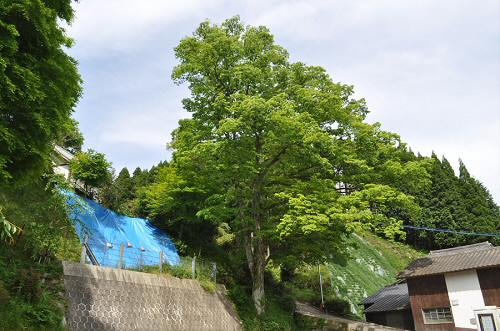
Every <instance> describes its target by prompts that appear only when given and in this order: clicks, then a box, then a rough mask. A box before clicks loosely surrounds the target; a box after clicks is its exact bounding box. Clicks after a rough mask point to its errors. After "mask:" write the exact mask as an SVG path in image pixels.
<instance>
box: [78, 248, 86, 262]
mask: <svg viewBox="0 0 500 331" xmlns="http://www.w3.org/2000/svg"><path fill="white" fill-rule="evenodd" d="M86 254H87V249H86V248H85V244H82V255H80V263H81V264H85V257H86Z"/></svg>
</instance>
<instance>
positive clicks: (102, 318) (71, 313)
mask: <svg viewBox="0 0 500 331" xmlns="http://www.w3.org/2000/svg"><path fill="white" fill-rule="evenodd" d="M63 267H64V287H65V290H66V298H67V302H68V311H67V316H66V320H67V325H68V327H69V328H70V329H71V330H117V331H118V330H241V326H240V322H239V321H238V319H237V317H236V314H235V312H234V311H233V309H232V306H231V303H230V302H229V301H228V300H227V298H226V297H225V296H224V295H223V294H222V293H221V292H220V291H219V292H216V293H209V292H207V291H205V290H204V289H203V288H202V287H201V286H200V285H199V284H198V282H197V281H194V280H189V279H178V278H174V277H163V276H157V275H152V274H146V273H141V272H135V271H128V270H120V269H112V268H104V267H96V266H91V265H84V264H78V263H69V262H63Z"/></svg>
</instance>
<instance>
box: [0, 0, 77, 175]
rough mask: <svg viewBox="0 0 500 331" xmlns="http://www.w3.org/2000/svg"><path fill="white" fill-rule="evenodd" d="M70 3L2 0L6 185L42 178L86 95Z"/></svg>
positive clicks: (2, 170) (0, 162)
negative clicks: (71, 51)
mask: <svg viewBox="0 0 500 331" xmlns="http://www.w3.org/2000/svg"><path fill="white" fill-rule="evenodd" d="M72 17H73V10H72V8H71V1H70V0H57V1H48V0H45V1H42V0H34V1H23V0H12V1H0V184H1V183H6V182H12V181H13V180H16V181H15V182H16V183H17V182H20V181H21V180H23V179H27V178H29V177H30V176H31V177H32V176H35V177H36V176H39V175H40V174H41V173H42V171H43V170H44V169H45V167H46V166H47V165H48V164H49V163H48V162H49V155H50V152H51V151H52V148H53V143H54V142H55V141H56V139H57V138H58V137H60V135H61V131H62V129H61V128H62V127H64V126H65V125H67V123H68V122H70V121H71V118H70V115H71V113H72V111H73V108H74V106H75V105H76V103H77V101H78V98H79V97H80V94H81V79H80V76H79V74H78V71H77V65H76V61H75V60H74V59H73V58H71V57H70V56H69V55H67V54H66V53H65V48H66V47H70V46H71V43H72V41H71V39H69V38H68V37H67V36H66V34H65V32H64V29H63V28H62V27H61V26H60V25H59V20H64V21H66V22H70V21H71V19H72Z"/></svg>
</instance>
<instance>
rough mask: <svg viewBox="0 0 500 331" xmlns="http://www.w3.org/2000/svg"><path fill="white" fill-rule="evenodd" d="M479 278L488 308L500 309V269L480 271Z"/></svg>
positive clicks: (478, 272)
mask: <svg viewBox="0 0 500 331" xmlns="http://www.w3.org/2000/svg"><path fill="white" fill-rule="evenodd" d="M477 278H478V279H479V285H480V286H481V292H483V298H484V304H485V305H486V306H497V307H500V267H496V268H489V269H478V270H477Z"/></svg>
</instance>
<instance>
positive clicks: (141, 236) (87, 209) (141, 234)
mask: <svg viewBox="0 0 500 331" xmlns="http://www.w3.org/2000/svg"><path fill="white" fill-rule="evenodd" d="M61 191H62V192H63V194H64V195H66V196H67V198H68V199H67V203H68V205H69V206H70V214H71V215H70V217H71V218H72V219H73V220H74V224H75V228H76V233H77V235H78V237H79V238H80V241H82V242H84V240H85V238H87V243H88V245H89V246H90V248H91V249H92V251H93V253H94V255H95V257H96V258H97V261H98V262H99V263H100V265H102V266H109V267H117V266H118V264H119V259H120V244H123V245H124V254H123V256H124V262H125V267H128V268H131V267H132V268H134V267H139V266H145V265H158V264H159V260H160V251H163V258H164V262H166V263H169V264H170V265H177V264H179V261H180V259H179V254H178V253H177V249H176V248H175V245H174V243H173V242H172V240H171V239H170V238H169V237H168V235H167V234H165V233H164V232H163V231H161V230H160V229H158V228H157V227H155V226H154V225H153V224H151V222H149V221H148V220H146V219H142V218H133V217H128V216H125V215H120V214H118V213H115V212H114V211H112V210H110V209H107V208H105V207H103V206H101V205H100V204H98V203H97V202H95V201H93V200H90V199H86V198H82V197H80V196H78V195H77V194H76V193H74V192H71V191H67V190H61Z"/></svg>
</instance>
